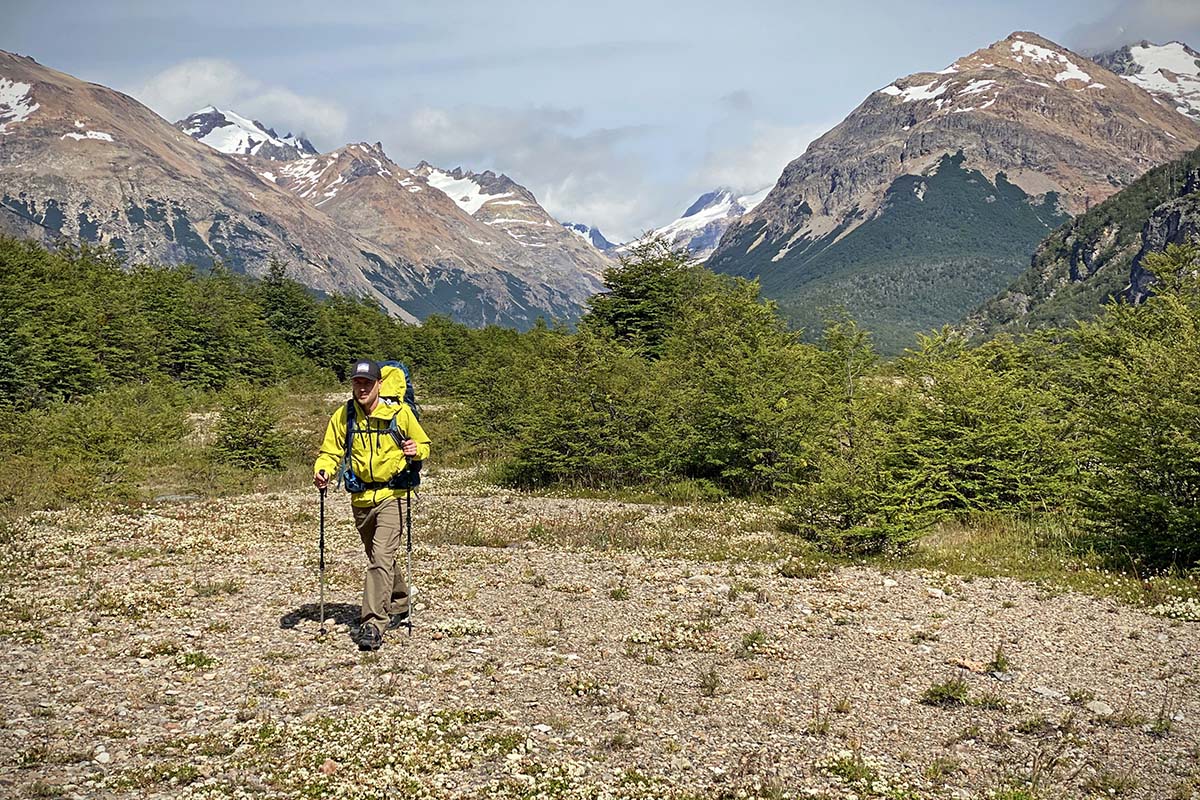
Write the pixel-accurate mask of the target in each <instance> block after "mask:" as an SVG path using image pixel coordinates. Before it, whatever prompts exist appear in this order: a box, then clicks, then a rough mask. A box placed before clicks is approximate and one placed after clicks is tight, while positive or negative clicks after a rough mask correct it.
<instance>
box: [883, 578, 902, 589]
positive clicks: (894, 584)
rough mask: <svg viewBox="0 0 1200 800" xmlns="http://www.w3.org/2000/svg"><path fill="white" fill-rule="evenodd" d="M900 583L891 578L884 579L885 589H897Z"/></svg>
mask: <svg viewBox="0 0 1200 800" xmlns="http://www.w3.org/2000/svg"><path fill="white" fill-rule="evenodd" d="M899 585H900V583H899V582H898V581H894V580H892V579H891V578H884V579H883V588H885V589H895V588H896V587H897V586H899Z"/></svg>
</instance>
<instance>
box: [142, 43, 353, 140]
mask: <svg viewBox="0 0 1200 800" xmlns="http://www.w3.org/2000/svg"><path fill="white" fill-rule="evenodd" d="M131 94H133V95H134V96H135V97H137V98H138V99H139V100H141V101H142V102H143V103H145V104H146V105H148V106H150V108H152V109H154V110H155V111H156V112H158V113H159V114H161V115H162V116H163V117H164V118H166V119H168V120H170V121H171V122H174V121H176V120H179V119H182V118H184V117H186V116H187V115H188V114H191V113H192V112H193V111H196V110H198V109H200V108H203V107H204V106H207V105H215V106H217V107H218V108H226V109H229V110H231V111H236V112H237V113H239V114H241V115H242V116H245V117H251V118H253V119H257V120H259V121H260V122H262V123H263V124H264V125H266V126H267V127H273V128H275V129H276V130H277V131H278V132H279V133H281V134H282V133H287V132H288V131H289V130H290V131H291V132H292V133H303V134H305V135H306V136H308V137H309V138H311V139H313V140H314V143H315V144H316V145H317V146H318V147H323V148H332V147H337V146H339V145H341V144H342V143H343V141H342V137H343V136H344V135H345V131H346V123H347V116H346V112H345V111H344V110H343V109H342V108H341V107H340V106H339V105H338V104H336V103H331V102H329V101H326V100H322V99H320V98H316V97H306V96H304V95H300V94H297V93H295V92H293V91H291V90H290V89H287V88H285V87H283V86H278V85H272V84H268V83H266V82H264V81H261V80H259V79H257V78H255V77H253V76H251V75H248V74H247V73H245V72H244V71H242V70H241V69H239V68H238V67H237V66H236V65H235V64H233V63H231V62H229V61H224V60H220V59H207V58H199V59H192V60H189V61H183V62H181V63H179V64H176V65H175V66H173V67H170V68H168V69H165V70H163V71H162V72H160V73H158V74H157V75H155V76H154V77H152V78H150V80H148V81H146V83H145V84H143V85H142V86H141V87H140V88H138V89H135V90H133V91H132V92H131Z"/></svg>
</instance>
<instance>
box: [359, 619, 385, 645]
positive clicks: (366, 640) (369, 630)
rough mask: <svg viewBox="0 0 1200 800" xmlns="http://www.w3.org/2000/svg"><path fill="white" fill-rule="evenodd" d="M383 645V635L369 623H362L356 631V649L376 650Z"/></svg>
mask: <svg viewBox="0 0 1200 800" xmlns="http://www.w3.org/2000/svg"><path fill="white" fill-rule="evenodd" d="M382 644H383V634H382V633H380V632H379V629H378V628H376V627H375V626H374V625H372V624H371V623H369V622H364V623H363V625H362V627H361V628H359V629H358V649H359V650H378V649H379V647H380V645H382Z"/></svg>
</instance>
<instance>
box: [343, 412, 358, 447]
mask: <svg viewBox="0 0 1200 800" xmlns="http://www.w3.org/2000/svg"><path fill="white" fill-rule="evenodd" d="M357 417H358V415H357V414H356V413H355V410H354V398H353V397H351V398H350V399H349V400H347V401H346V443H345V446H344V449H345V451H346V462H347V463H349V461H350V448H351V447H352V446H353V445H354V423H355V422H356V421H357Z"/></svg>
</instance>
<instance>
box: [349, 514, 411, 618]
mask: <svg viewBox="0 0 1200 800" xmlns="http://www.w3.org/2000/svg"><path fill="white" fill-rule="evenodd" d="M400 515H401V508H400V500H399V499H398V498H392V499H391V500H385V501H384V502H382V503H380V504H379V505H377V506H368V507H359V506H354V525H355V527H357V528H358V535H359V536H360V537H361V538H362V543H363V548H364V549H365V550H366V551H367V561H368V562H369V563H368V565H367V577H366V580H365V581H364V583H363V601H362V617H361V619H360V621H361V622H370V623H371V624H372V625H374V626H375V627H376V628H377V629H378V630H379V632H380V633H382V632H383V631H385V630H386V629H387V626H388V622H389V621H390V619H391V616H390V615H391V614H402V613H404V612H406V611H408V584H407V583H405V582H404V572H403V571H402V570H400V569H397V568H396V556H397V555H399V554H400V548H401V546H402V544H401V541H400V535H401V533H402V532H403V525H402V517H401V516H400Z"/></svg>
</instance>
